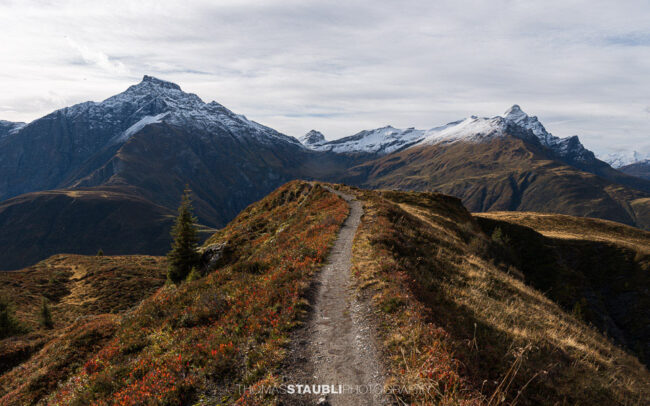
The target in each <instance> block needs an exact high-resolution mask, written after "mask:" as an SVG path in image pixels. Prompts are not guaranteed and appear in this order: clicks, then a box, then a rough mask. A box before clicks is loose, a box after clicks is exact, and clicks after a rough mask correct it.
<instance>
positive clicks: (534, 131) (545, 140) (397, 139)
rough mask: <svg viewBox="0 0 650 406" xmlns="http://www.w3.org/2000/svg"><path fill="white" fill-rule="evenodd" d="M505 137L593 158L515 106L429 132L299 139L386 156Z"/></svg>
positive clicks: (319, 145) (314, 144) (320, 148)
mask: <svg viewBox="0 0 650 406" xmlns="http://www.w3.org/2000/svg"><path fill="white" fill-rule="evenodd" d="M513 130H514V131H513ZM506 133H507V134H510V135H516V136H520V137H524V138H527V137H530V136H534V137H535V138H536V139H537V140H538V141H539V142H540V143H541V144H542V145H544V146H546V147H548V148H550V149H552V150H553V151H555V152H556V153H557V154H558V155H560V156H561V157H563V158H569V159H573V160H577V161H584V160H587V159H589V158H590V157H591V156H592V155H593V154H592V153H591V152H590V151H588V150H587V149H585V148H584V146H583V145H582V144H581V143H580V140H579V139H578V137H577V136H573V137H567V138H559V137H555V136H554V135H552V134H551V133H549V132H548V131H546V129H545V128H544V126H543V125H542V123H540V122H539V120H538V119H537V117H535V116H529V115H527V114H526V113H524V112H523V111H522V110H521V108H520V107H519V106H518V105H516V104H515V105H513V106H512V107H510V108H509V109H508V110H506V112H505V113H504V115H503V116H495V117H476V116H471V117H469V118H466V119H464V120H458V121H454V122H451V123H448V124H446V125H443V126H440V127H434V128H431V129H428V130H417V129H415V128H408V129H405V130H402V129H398V128H393V127H391V126H387V127H383V128H378V129H376V130H366V131H361V132H360V133H358V134H355V135H352V136H349V137H344V138H341V139H338V140H333V141H325V140H324V139H323V140H318V141H317V142H312V141H310V140H308V139H307V138H306V137H307V135H309V133H308V134H307V135H305V136H304V137H302V138H301V141H302V142H303V144H304V145H305V146H306V147H307V148H310V149H313V150H318V151H332V152H336V153H343V154H351V153H373V154H378V155H385V154H388V153H391V152H394V151H397V150H400V149H404V148H408V147H413V146H416V145H425V144H437V143H441V142H456V141H461V140H462V141H470V142H483V141H487V140H490V139H492V138H493V137H500V136H503V135H505V134H506Z"/></svg>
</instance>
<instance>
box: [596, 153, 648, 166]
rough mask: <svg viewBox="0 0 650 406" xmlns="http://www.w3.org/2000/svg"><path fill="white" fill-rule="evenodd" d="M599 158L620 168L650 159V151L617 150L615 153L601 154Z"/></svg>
mask: <svg viewBox="0 0 650 406" xmlns="http://www.w3.org/2000/svg"><path fill="white" fill-rule="evenodd" d="M599 158H600V159H601V160H603V161H605V162H607V163H608V164H610V165H611V166H612V168H620V167H623V166H626V165H631V164H634V163H638V162H648V161H650V152H639V151H628V152H615V153H611V154H607V155H602V156H599Z"/></svg>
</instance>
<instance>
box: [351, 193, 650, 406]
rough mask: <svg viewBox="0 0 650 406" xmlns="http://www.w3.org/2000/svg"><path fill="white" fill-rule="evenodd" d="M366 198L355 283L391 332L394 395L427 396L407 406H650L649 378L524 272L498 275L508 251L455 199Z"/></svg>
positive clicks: (386, 336)
mask: <svg viewBox="0 0 650 406" xmlns="http://www.w3.org/2000/svg"><path fill="white" fill-rule="evenodd" d="M357 193H359V196H360V197H361V198H362V199H363V200H364V210H365V214H364V217H363V219H362V224H361V226H360V232H359V233H358V234H357V238H356V240H355V245H354V254H353V255H354V259H353V261H354V264H355V270H354V275H355V279H356V283H357V286H358V288H359V292H360V293H361V294H363V295H367V296H370V297H372V302H373V303H374V305H375V307H376V310H377V314H378V320H379V321H380V323H381V325H382V329H381V331H382V337H381V340H382V341H383V348H384V351H385V353H386V357H387V361H388V363H389V365H388V367H389V372H390V379H391V381H390V385H392V386H393V387H399V386H402V385H406V386H410V388H411V389H412V390H413V389H414V388H415V389H417V387H418V385H421V386H420V387H425V388H429V390H428V391H426V392H423V391H420V392H418V391H417V390H415V392H414V393H413V392H412V393H411V395H406V394H402V395H399V396H397V397H398V398H400V399H401V400H403V401H405V402H413V403H416V404H423V403H428V404H512V403H517V404H525V405H539V404H544V405H546V404H585V405H593V404H643V402H644V401H645V399H648V396H650V384H649V382H650V375H649V374H648V371H647V369H646V368H645V367H644V366H643V365H642V364H640V363H639V361H638V360H637V359H636V358H634V357H632V356H630V355H628V354H627V353H625V352H624V351H622V350H621V349H619V348H618V347H616V346H614V345H612V344H611V342H610V341H608V340H607V339H605V338H604V337H603V336H602V335H600V334H599V333H598V332H597V331H595V330H594V329H592V328H589V327H588V326H587V325H585V324H584V323H582V322H581V321H580V320H578V319H576V318H575V317H573V316H572V315H570V314H567V313H566V312H565V311H563V310H562V308H561V307H560V306H558V305H557V304H556V303H554V302H552V301H551V300H549V299H548V298H547V297H546V296H544V295H543V294H541V293H539V292H538V291H536V290H535V289H533V288H532V287H530V286H528V285H527V284H525V283H524V282H522V281H521V280H520V276H521V271H520V270H518V269H516V268H514V267H511V268H509V269H503V268H502V267H500V266H497V265H495V263H494V258H493V254H492V251H493V250H495V249H496V250H497V251H498V247H492V246H493V243H491V242H490V240H489V239H488V238H487V237H486V236H485V234H484V233H483V232H482V230H481V228H480V227H479V225H478V223H477V222H476V220H475V219H473V218H472V216H471V215H470V214H469V213H468V212H467V211H466V210H465V209H464V208H463V207H462V206H461V205H460V202H459V201H458V200H457V199H454V198H450V197H447V196H443V195H437V194H426V193H402V192H381V193H373V192H357ZM431 388H433V389H431ZM518 391H521V395H518Z"/></svg>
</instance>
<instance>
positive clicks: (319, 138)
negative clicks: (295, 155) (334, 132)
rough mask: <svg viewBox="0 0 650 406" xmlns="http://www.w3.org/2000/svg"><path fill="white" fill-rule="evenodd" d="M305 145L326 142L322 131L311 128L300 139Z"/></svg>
mask: <svg viewBox="0 0 650 406" xmlns="http://www.w3.org/2000/svg"><path fill="white" fill-rule="evenodd" d="M298 141H300V142H301V143H302V144H304V145H317V144H322V143H324V142H326V140H325V136H324V135H323V133H321V132H320V131H316V130H311V131H309V132H308V133H307V134H305V135H303V136H302V137H300V138H299V139H298Z"/></svg>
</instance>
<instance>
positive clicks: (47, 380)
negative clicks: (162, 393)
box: [0, 255, 166, 404]
mask: <svg viewBox="0 0 650 406" xmlns="http://www.w3.org/2000/svg"><path fill="white" fill-rule="evenodd" d="M165 274H166V265H165V261H164V259H162V258H159V257H146V256H119V257H95V256H92V257H89V256H81V255H56V256H53V257H51V258H49V259H47V260H44V261H41V262H39V263H38V264H36V265H34V266H31V267H29V268H26V269H23V270H20V271H15V272H0V292H1V293H2V294H4V295H5V296H7V297H8V298H9V299H10V300H11V302H12V303H13V304H14V307H15V309H16V316H17V318H18V319H19V320H20V321H21V322H22V323H23V324H24V325H26V326H27V327H28V328H29V329H30V330H31V332H30V333H29V334H26V335H23V336H18V337H12V338H8V339H5V340H2V341H0V373H1V374H2V375H1V376H0V404H31V403H34V402H36V401H38V400H39V399H41V398H42V397H44V396H46V395H47V394H48V393H50V392H51V391H52V390H54V388H56V386H57V384H58V383H59V382H61V381H62V380H64V379H66V378H67V377H68V376H69V375H70V374H72V373H74V372H75V370H76V369H77V368H78V367H79V366H80V365H82V364H83V363H84V362H85V360H86V359H87V358H88V357H89V356H91V355H92V354H93V353H94V352H95V351H97V350H99V349H100V348H101V347H102V346H103V345H104V344H105V343H106V342H107V340H108V339H109V338H110V337H111V336H112V335H113V333H114V331H115V329H116V328H117V326H118V323H119V317H118V316H117V315H118V314H119V313H121V312H123V311H125V310H127V309H129V308H131V307H132V306H134V305H136V304H137V303H138V302H139V301H140V300H142V299H143V298H145V297H147V296H149V295H150V294H152V293H153V292H154V291H155V290H157V289H158V288H159V287H160V286H162V284H163V283H164V281H165ZM44 298H45V299H47V300H48V301H49V303H50V308H51V311H52V318H53V321H54V328H53V329H51V330H48V329H44V328H42V327H40V326H39V323H38V310H39V307H40V304H41V301H42V300H43V299H44ZM17 365H20V366H19V367H17V368H14V367H16V366H17ZM12 368H13V369H12Z"/></svg>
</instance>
